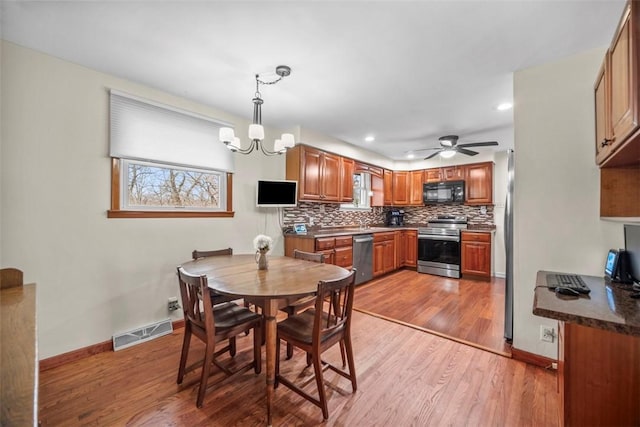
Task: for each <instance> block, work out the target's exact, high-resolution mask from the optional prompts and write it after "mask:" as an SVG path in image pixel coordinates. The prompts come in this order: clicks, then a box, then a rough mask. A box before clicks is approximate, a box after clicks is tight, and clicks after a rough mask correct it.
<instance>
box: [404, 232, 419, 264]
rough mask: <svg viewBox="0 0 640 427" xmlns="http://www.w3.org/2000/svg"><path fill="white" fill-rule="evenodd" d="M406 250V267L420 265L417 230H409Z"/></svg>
mask: <svg viewBox="0 0 640 427" xmlns="http://www.w3.org/2000/svg"><path fill="white" fill-rule="evenodd" d="M405 233H406V240H405V250H404V265H405V267H417V266H418V232H417V231H416V230H407V231H406V232H405Z"/></svg>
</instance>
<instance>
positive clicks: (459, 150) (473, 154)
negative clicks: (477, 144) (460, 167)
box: [456, 145, 478, 156]
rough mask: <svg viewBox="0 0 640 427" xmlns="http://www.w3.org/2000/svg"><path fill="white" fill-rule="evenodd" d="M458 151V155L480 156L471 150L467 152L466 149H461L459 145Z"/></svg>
mask: <svg viewBox="0 0 640 427" xmlns="http://www.w3.org/2000/svg"><path fill="white" fill-rule="evenodd" d="M456 151H457V152H458V153H462V154H466V155H467V156H475V155H476V154H478V152H477V151H471V150H467V149H465V148H460V146H459V145H458V149H457V150H456Z"/></svg>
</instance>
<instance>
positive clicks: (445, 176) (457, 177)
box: [441, 166, 466, 181]
mask: <svg viewBox="0 0 640 427" xmlns="http://www.w3.org/2000/svg"><path fill="white" fill-rule="evenodd" d="M465 171H466V168H465V167H464V166H449V167H446V168H442V172H441V176H442V181H464V179H465V176H464V175H465Z"/></svg>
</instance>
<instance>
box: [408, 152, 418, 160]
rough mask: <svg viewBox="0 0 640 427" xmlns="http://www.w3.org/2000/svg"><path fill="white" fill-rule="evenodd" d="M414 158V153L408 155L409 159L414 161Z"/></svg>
mask: <svg viewBox="0 0 640 427" xmlns="http://www.w3.org/2000/svg"><path fill="white" fill-rule="evenodd" d="M414 157H416V155H415V154H413V153H409V154H407V159H413V158H414Z"/></svg>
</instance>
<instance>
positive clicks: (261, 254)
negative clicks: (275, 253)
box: [253, 234, 273, 270]
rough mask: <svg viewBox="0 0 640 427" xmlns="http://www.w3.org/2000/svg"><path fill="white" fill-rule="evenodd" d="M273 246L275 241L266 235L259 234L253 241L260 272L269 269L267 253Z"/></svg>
mask: <svg viewBox="0 0 640 427" xmlns="http://www.w3.org/2000/svg"><path fill="white" fill-rule="evenodd" d="M271 246H273V239H271V237H269V236H265V235H264V234H258V235H257V236H256V237H255V239H253V247H254V248H255V249H256V263H257V264H258V270H266V269H268V268H269V263H268V261H267V252H269V250H270V249H271Z"/></svg>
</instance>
